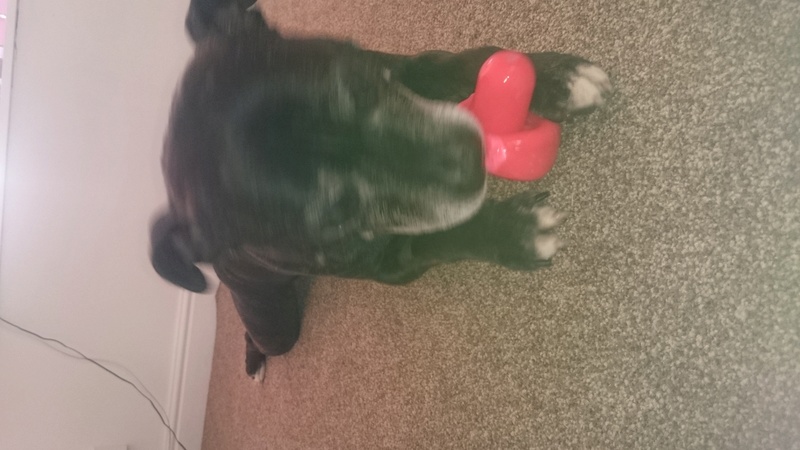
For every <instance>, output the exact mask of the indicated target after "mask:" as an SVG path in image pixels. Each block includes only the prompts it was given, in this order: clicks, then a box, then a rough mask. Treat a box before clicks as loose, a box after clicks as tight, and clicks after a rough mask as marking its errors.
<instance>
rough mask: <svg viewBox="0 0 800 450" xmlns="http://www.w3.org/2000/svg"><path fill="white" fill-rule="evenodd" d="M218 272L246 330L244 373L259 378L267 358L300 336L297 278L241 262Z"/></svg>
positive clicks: (284, 349) (292, 344) (300, 316)
mask: <svg viewBox="0 0 800 450" xmlns="http://www.w3.org/2000/svg"><path fill="white" fill-rule="evenodd" d="M217 273H218V274H219V276H220V279H221V280H222V282H223V283H225V284H226V285H227V286H228V287H229V288H230V290H231V294H232V297H233V303H234V305H235V306H236V310H237V311H238V312H239V317H240V318H241V320H242V323H243V324H244V327H245V330H246V335H245V343H246V353H245V370H246V372H247V375H249V376H250V377H252V378H253V379H255V380H256V381H262V380H263V378H264V370H265V364H266V359H267V357H269V356H278V355H282V354H284V353H286V352H288V351H289V350H291V349H292V347H293V346H294V344H295V343H296V342H297V339H298V338H299V337H300V323H301V320H302V311H301V299H300V298H299V297H300V294H299V291H298V286H297V283H296V282H297V281H298V280H297V279H298V277H296V276H291V275H283V274H278V273H274V272H270V271H267V270H265V269H263V268H256V267H252V266H243V265H238V266H236V265H235V266H232V267H231V266H226V267H217Z"/></svg>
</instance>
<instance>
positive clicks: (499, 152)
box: [461, 50, 561, 181]
mask: <svg viewBox="0 0 800 450" xmlns="http://www.w3.org/2000/svg"><path fill="white" fill-rule="evenodd" d="M535 83H536V73H535V71H534V69H533V64H532V63H531V61H530V59H528V57H527V56H526V55H523V54H522V53H517V52H512V51H507V50H503V51H499V52H497V53H495V54H494V55H492V56H491V57H490V58H489V59H488V60H486V62H485V63H484V64H483V66H482V67H481V70H480V72H479V73H478V82H477V84H476V86H475V93H474V94H472V95H471V96H470V97H469V98H468V99H466V100H464V101H463V102H461V106H462V107H463V108H466V109H467V110H469V111H470V112H471V113H472V114H473V115H474V116H475V117H476V118H477V119H478V123H480V125H481V127H482V128H483V133H484V142H485V143H484V147H485V151H486V170H487V171H488V172H489V173H491V174H492V175H495V176H498V177H502V178H508V179H511V180H518V181H531V180H538V179H539V178H542V177H543V176H545V174H547V172H548V171H549V170H550V169H551V168H552V167H553V164H555V162H556V155H557V154H558V145H559V144H560V143H561V127H560V126H559V125H558V124H557V123H555V122H551V121H549V120H547V119H544V118H542V117H539V116H537V115H535V114H532V113H530V112H529V111H530V104H531V98H532V96H533V87H534V85H535Z"/></svg>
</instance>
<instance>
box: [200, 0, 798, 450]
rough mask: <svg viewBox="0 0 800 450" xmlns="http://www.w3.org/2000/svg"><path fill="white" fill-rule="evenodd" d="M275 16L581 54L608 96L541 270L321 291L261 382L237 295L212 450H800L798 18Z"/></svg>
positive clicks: (411, 3)
mask: <svg viewBox="0 0 800 450" xmlns="http://www.w3.org/2000/svg"><path fill="white" fill-rule="evenodd" d="M264 3H265V5H264V6H265V10H266V13H267V15H268V17H269V19H270V21H271V22H272V23H274V24H276V25H277V26H279V27H280V28H281V29H283V30H286V31H290V32H292V33H302V34H317V33H323V34H327V35H335V36H340V37H347V38H351V39H354V40H355V41H356V42H358V43H359V44H361V45H363V46H365V47H370V48H374V49H379V50H384V51H394V52H404V53H411V52H417V51H421V50H424V49H429V48H442V49H450V50H458V49H464V48H467V47H472V46H477V45H483V44H496V45H500V46H504V47H509V48H515V49H520V50H529V51H537V50H557V51H563V52H572V53H576V54H580V55H583V56H586V57H588V58H590V59H592V60H594V61H595V62H597V63H599V64H601V65H602V66H603V67H605V68H606V69H607V70H608V71H609V73H610V74H611V76H612V79H613V81H614V83H615V85H616V87H617V88H618V92H617V95H616V97H615V98H614V99H613V101H612V102H611V104H610V105H609V108H608V109H607V110H605V111H602V112H599V113H596V114H594V115H592V116H589V117H584V118H580V119H577V120H574V121H573V122H571V123H569V124H567V125H566V126H565V129H564V143H563V145H562V149H561V153H560V156H559V160H558V162H557V164H556V167H555V168H554V170H553V171H552V172H551V173H550V174H549V175H548V176H547V177H546V178H545V179H544V180H542V181H541V182H539V183H538V187H539V188H540V189H542V190H550V191H551V192H552V193H553V196H552V198H551V200H550V202H551V204H552V205H554V206H556V207H558V208H560V209H563V210H566V211H568V212H570V213H571V219H570V220H569V221H568V222H567V223H566V224H565V225H564V226H563V228H562V235H563V236H564V237H565V238H566V239H567V240H568V242H569V247H568V248H566V249H565V250H564V251H563V252H562V253H561V254H560V255H559V256H558V257H557V258H556V260H555V264H554V266H553V267H552V268H550V269H547V270H542V271H539V272H535V273H517V272H511V271H507V270H503V269H501V268H498V267H493V266H489V265H484V264H478V263H463V264H457V265H452V266H447V267H441V268H438V269H435V270H432V271H431V272H429V273H428V274H427V275H426V276H425V277H424V278H423V279H421V280H419V281H417V282H415V283H413V284H411V285H410V286H407V287H403V288H400V287H389V286H383V285H379V284H375V283H370V282H364V281H348V280H338V279H320V280H319V281H318V282H316V283H315V284H314V285H312V286H311V287H310V290H311V291H310V299H309V301H308V305H307V311H306V317H305V321H304V330H303V335H302V338H301V339H300V342H299V344H298V345H297V347H296V348H295V349H294V350H293V351H292V352H291V353H290V354H288V355H286V356H283V357H279V358H274V359H272V360H271V361H270V364H269V370H268V372H267V374H266V381H265V383H264V384H263V385H256V384H254V383H253V382H251V381H250V380H249V379H248V378H246V376H245V375H244V366H243V350H244V344H243V337H242V333H243V331H242V327H241V325H240V323H239V320H238V317H236V316H235V314H234V312H233V308H232V305H231V302H230V298H229V295H228V293H227V291H225V290H224V289H223V290H222V291H221V292H220V294H219V299H218V302H219V305H218V311H219V312H218V314H219V321H218V327H219V330H218V336H217V343H216V349H215V359H214V366H213V374H212V381H211V391H210V397H209V404H208V412H207V417H206V426H205V437H204V444H203V448H204V449H207V450H213V449H223V450H227V449H374V448H415V449H433V448H457V449H517V448H519V449H528V448H543V449H555V448H620V449H632V448H646V449H662V448H702V449H705V448H736V449H789V448H800V149H799V148H798V146H800V133H799V132H798V127H800V28H798V24H800V2H797V1H796V0H782V1H781V0H766V1H760V2H759V1H750V0H727V1H711V0H700V1H698V0H674V1H660V0H648V1H640V0H620V1H615V2H609V1H600V0H561V1H555V2H547V1H543V0H530V1H521V0H519V1H500V0H472V1H469V0H468V1H465V2H442V1H441V0H403V1H400V0H348V1H338V2H337V1H334V2H328V1H321V0H269V1H265V2H264ZM527 187H528V185H524V184H516V183H509V182H500V181H495V182H493V184H492V195H495V196H506V195H509V194H511V193H512V192H516V191H518V190H522V189H526V188H527Z"/></svg>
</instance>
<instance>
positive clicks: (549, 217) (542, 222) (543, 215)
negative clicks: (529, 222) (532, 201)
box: [534, 206, 567, 229]
mask: <svg viewBox="0 0 800 450" xmlns="http://www.w3.org/2000/svg"><path fill="white" fill-rule="evenodd" d="M534 214H536V223H537V224H538V225H539V228H542V229H549V228H553V227H555V226H556V225H558V224H560V223H561V222H562V221H563V220H564V218H565V217H567V215H566V213H561V212H558V211H556V210H555V209H553V208H551V207H549V206H543V207H541V208H536V210H535V211H534Z"/></svg>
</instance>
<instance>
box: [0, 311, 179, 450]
mask: <svg viewBox="0 0 800 450" xmlns="http://www.w3.org/2000/svg"><path fill="white" fill-rule="evenodd" d="M0 322H4V323H6V324H7V325H10V326H12V327H14V328H16V329H17V330H19V331H22V332H23V333H25V334H28V335H30V336H33V337H35V338H37V339H39V340H41V341H43V342H52V343H55V344H58V345H60V346H62V347H64V348H66V349H69V350H70V351H72V352H75V354H76V355H78V356H77V358H79V359H83V360H85V361H88V362H90V363H92V364H94V365H95V366H97V367H99V368H101V369H103V370H104V371H105V372H108V373H109V374H111V375H112V376H114V377H115V378H117V379H118V380H120V381H122V382H124V383H126V384H128V385H130V386H131V387H132V388H134V389H136V392H138V393H139V395H141V396H142V397H143V398H144V399H145V400H147V401H148V402H149V403H150V406H152V407H153V411H155V412H156V414H158V418H159V419H161V423H162V424H164V426H165V427H166V428H167V430H169V432H170V434H171V435H172V439H174V440H175V442H177V444H178V445H179V446H180V447H181V448H182V449H183V450H187V449H186V447H185V446H184V445H183V443H182V442H181V441H180V439H178V435H177V434H175V430H173V429H172V427H171V426H170V425H169V424H168V423H167V421H166V420H165V419H164V415H162V414H161V411H160V410H159V409H158V408H157V407H156V405H155V403H154V402H153V400H152V399H151V398H150V397H148V396H147V395H145V394H144V392H142V390H141V389H139V387H138V386H136V384H134V383H133V382H132V381H130V380H128V379H127V378H124V377H122V376H121V375H118V374H117V373H116V372H114V371H113V370H111V369H109V368H108V367H106V366H104V365H102V364H100V363H99V362H97V361H96V360H94V359H92V358H89V357H88V356H86V355H84V354H83V353H81V352H80V351H79V350H77V349H75V348H73V347H70V346H69V345H67V344H65V343H63V342H61V341H59V340H58V339H53V338H49V337H45V336H42V335H40V334H38V333H34V332H33V331H30V330H27V329H25V328H23V327H21V326H19V325H17V324H15V323H13V322H10V321H8V320H6V319H4V318H3V317H0ZM51 348H52V347H51ZM53 349H54V350H56V351H59V352H61V351H60V350H57V349H55V348H53ZM61 353H64V352H61ZM134 378H136V377H135V376H134ZM140 383H141V381H140ZM142 386H143V387H144V384H142ZM144 389H145V390H147V388H144ZM148 392H150V391H148ZM151 395H152V394H151ZM159 406H160V405H159ZM162 408H163V407H162Z"/></svg>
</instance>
